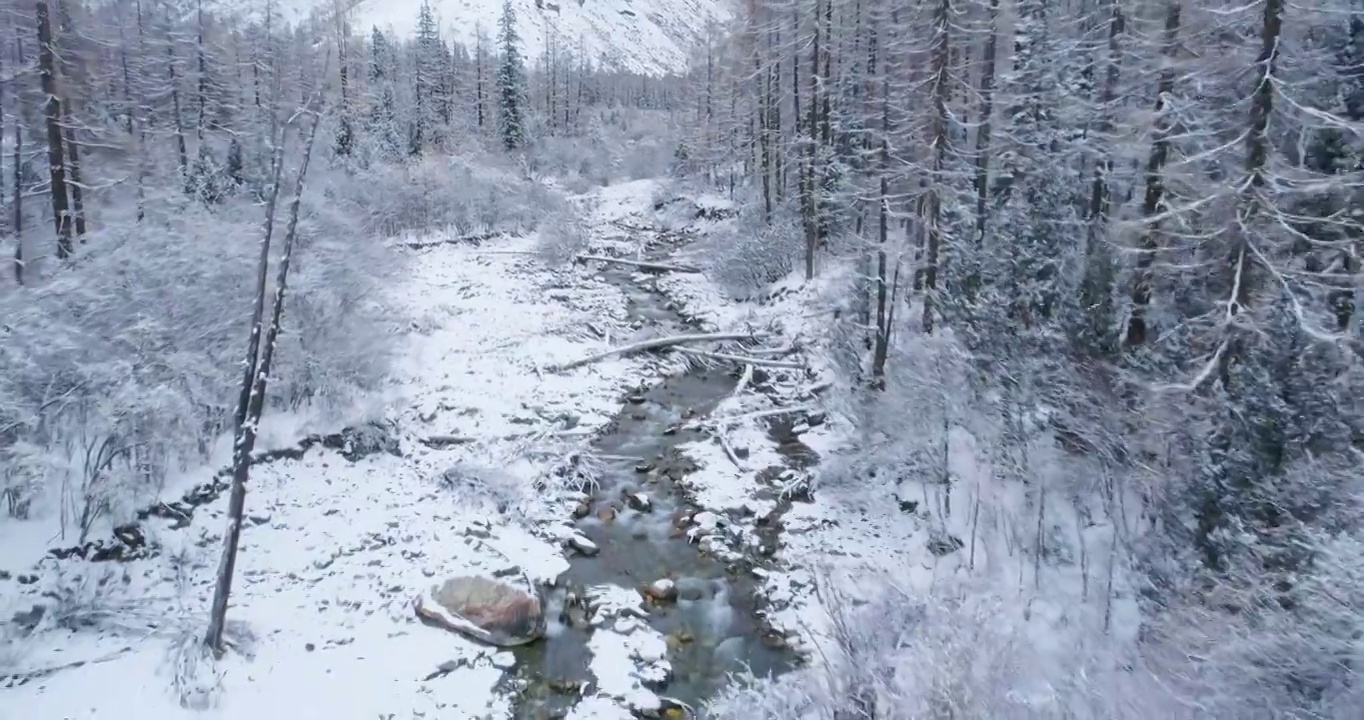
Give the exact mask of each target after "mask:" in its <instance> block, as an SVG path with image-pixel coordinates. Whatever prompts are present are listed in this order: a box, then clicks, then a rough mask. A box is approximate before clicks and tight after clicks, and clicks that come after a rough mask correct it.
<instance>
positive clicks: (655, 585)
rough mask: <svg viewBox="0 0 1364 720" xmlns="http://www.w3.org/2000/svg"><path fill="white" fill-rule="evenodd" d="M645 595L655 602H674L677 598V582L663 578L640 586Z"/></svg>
mask: <svg viewBox="0 0 1364 720" xmlns="http://www.w3.org/2000/svg"><path fill="white" fill-rule="evenodd" d="M640 589H641V590H642V591H643V594H644V596H645V597H647V598H649V599H651V600H653V601H655V602H674V601H676V600H677V583H675V582H673V581H672V580H669V579H668V578H662V579H659V580H655V581H653V582H651V583H649V584H648V585H645V586H643V587H642V588H640Z"/></svg>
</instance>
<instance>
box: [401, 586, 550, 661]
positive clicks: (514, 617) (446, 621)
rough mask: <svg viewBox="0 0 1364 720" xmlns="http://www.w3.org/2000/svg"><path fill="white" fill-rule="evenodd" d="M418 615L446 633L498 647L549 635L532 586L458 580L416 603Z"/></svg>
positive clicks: (538, 600)
mask: <svg viewBox="0 0 1364 720" xmlns="http://www.w3.org/2000/svg"><path fill="white" fill-rule="evenodd" d="M414 606H415V609H416V611H417V615H418V616H420V617H422V618H424V619H426V620H428V621H430V622H432V623H434V624H436V625H438V626H440V627H443V628H445V629H446V630H453V631H455V632H458V633H461V634H463V635H467V636H468V637H471V638H473V639H475V640H478V641H480V642H484V643H488V644H489V645H496V646H498V647H516V646H518V645H526V644H529V643H532V642H535V641H536V640H538V639H540V637H542V636H543V635H544V632H545V613H544V605H543V603H542V602H541V600H540V596H539V594H538V593H536V592H535V591H534V589H532V588H531V587H530V585H529V583H518V584H513V583H510V582H506V581H502V580H496V579H493V578H487V577H478V576H463V577H455V578H451V579H449V580H446V581H445V582H443V583H441V584H439V585H433V586H431V589H430V590H429V591H427V592H426V593H424V594H422V595H419V596H417V599H416V601H415V602H414Z"/></svg>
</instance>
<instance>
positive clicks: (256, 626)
mask: <svg viewBox="0 0 1364 720" xmlns="http://www.w3.org/2000/svg"><path fill="white" fill-rule="evenodd" d="M533 243H534V238H524V239H519V240H509V241H506V242H504V243H500V244H498V245H496V247H487V248H474V247H468V246H455V245H440V246H436V247H433V248H431V249H427V250H424V251H420V253H419V257H417V259H416V262H415V263H413V270H412V272H411V273H410V275H409V277H408V279H407V282H406V283H405V284H404V285H403V286H401V287H398V288H396V289H395V295H396V296H397V298H398V300H399V301H400V302H401V304H402V307H404V308H405V310H406V311H407V313H408V314H409V315H410V316H411V318H412V326H413V331H412V332H411V333H410V334H409V336H408V337H407V338H406V339H405V340H404V342H406V343H407V352H406V355H405V356H406V361H405V362H403V363H402V364H401V365H400V367H399V368H398V371H397V377H396V379H395V382H394V385H393V387H392V388H391V389H390V391H389V392H388V393H387V395H386V397H385V400H386V403H387V406H388V408H389V410H388V414H389V416H390V418H392V419H394V420H396V421H397V422H398V425H399V427H400V428H403V429H404V433H405V434H404V436H403V437H402V438H401V441H402V442H401V444H402V448H403V453H404V457H397V456H393V455H387V454H376V455H371V456H368V457H365V458H362V459H360V460H359V461H357V462H354V463H351V462H348V461H347V460H345V459H344V458H343V457H341V456H340V455H339V454H338V453H337V452H335V451H332V450H327V449H322V448H316V449H314V450H311V451H309V452H308V453H307V454H305V455H304V456H303V457H302V458H300V459H298V460H281V461H277V462H274V463H271V464H268V465H261V466H257V467H256V468H255V469H253V471H252V475H251V483H250V491H249V494H248V496H247V513H248V515H249V516H250V518H251V519H249V520H248V521H247V523H246V527H245V528H244V531H243V536H242V544H241V548H240V556H239V560H238V567H237V574H236V581H235V585H234V589H233V594H232V605H231V608H230V611H229V621H230V624H233V625H236V626H238V627H240V626H244V627H246V628H249V631H250V634H251V637H252V638H254V639H253V640H252V641H251V642H250V643H249V644H248V643H245V641H243V645H242V655H238V654H235V653H234V654H230V655H229V656H228V657H227V658H226V659H225V660H223V661H220V662H219V663H217V664H216V666H214V667H213V672H212V673H211V674H208V675H207V677H208V681H207V685H208V687H210V688H211V689H212V692H211V693H209V697H211V699H212V700H213V709H212V710H210V711H209V712H208V714H210V715H212V716H216V717H225V718H239V717H250V716H260V717H279V716H295V715H302V714H307V715H313V714H317V715H319V716H323V717H337V718H365V719H366V720H370V719H372V718H374V717H388V716H389V715H390V714H393V715H395V716H399V717H408V716H411V715H414V714H425V715H426V716H428V717H485V716H486V717H506V716H508V714H509V713H510V706H509V703H508V700H507V698H505V697H503V696H501V695H500V694H499V693H498V692H496V690H495V686H496V685H497V683H498V681H499V680H500V679H501V678H502V677H503V675H504V669H505V668H506V667H509V665H510V660H509V656H504V655H499V654H497V653H495V652H494V651H492V650H491V649H488V648H485V647H481V646H479V645H477V644H475V643H474V642H472V641H470V640H467V639H465V638H463V637H461V636H458V635H456V634H454V633H451V632H448V631H444V630H440V629H436V628H432V627H427V626H424V625H422V624H420V623H419V622H418V621H417V620H416V618H415V616H414V612H413V609H412V600H413V598H414V596H415V595H416V594H418V593H420V592H422V591H423V590H424V589H425V588H427V587H429V586H430V585H432V584H434V583H435V582H437V581H438V580H441V579H444V578H446V577H449V576H454V575H466V574H490V573H494V572H497V571H499V570H506V569H509V568H510V567H511V566H516V567H518V568H520V569H521V570H522V571H524V572H525V573H526V574H527V576H528V577H530V578H531V579H532V580H537V581H546V580H550V579H552V578H554V577H555V576H556V575H558V574H559V573H561V572H562V571H563V570H564V569H565V568H566V567H567V561H566V560H565V559H564V557H563V554H562V550H561V548H560V546H559V543H558V540H559V539H560V538H561V537H563V534H564V530H565V528H566V525H567V523H566V521H565V518H566V517H567V515H566V513H564V512H563V506H564V502H565V501H564V500H563V499H562V498H560V497H556V496H555V495H554V494H553V493H540V492H536V491H535V490H534V487H533V482H534V480H535V479H536V478H537V477H538V475H539V473H541V472H542V471H543V467H542V463H538V462H536V461H534V460H533V459H530V458H527V457H525V456H524V454H523V453H522V452H521V451H520V448H521V445H520V444H518V442H517V441H507V440H503V438H505V437H506V436H508V435H513V434H517V433H525V432H527V431H540V430H545V431H549V430H554V429H556V428H559V427H562V426H563V425H564V424H565V421H566V419H567V418H569V417H572V418H573V420H574V421H575V423H576V428H577V429H580V430H583V431H590V430H592V429H593V428H596V427H598V426H600V425H601V424H602V423H605V422H606V421H607V420H608V419H609V418H610V417H611V416H612V415H613V414H614V412H615V410H616V409H617V408H618V406H619V397H620V395H621V394H622V393H623V392H624V391H625V389H626V387H627V385H629V384H631V383H632V382H633V381H634V380H636V379H637V376H638V375H639V374H640V373H641V372H642V370H641V368H642V365H641V363H640V362H639V361H636V360H631V359H615V360H607V361H602V362H598V363H594V364H593V365H591V366H589V367H585V368H582V369H580V370H577V371H575V372H573V373H571V374H564V375H552V374H544V373H540V372H538V368H540V367H543V366H545V365H549V364H552V363H556V362H562V361H566V360H570V359H574V358H577V357H580V356H582V355H585V354H588V353H590V352H591V351H593V350H596V349H598V343H599V341H596V340H588V339H587V338H586V337H584V336H583V335H582V334H580V333H579V332H578V331H577V328H580V327H582V325H583V323H584V322H585V321H586V319H587V318H589V317H590V318H594V319H596V320H598V321H600V320H601V318H602V317H621V316H622V314H623V312H624V301H623V298H622V297H621V296H620V294H619V293H618V292H616V291H615V290H614V289H613V288H611V287H609V286H607V285H604V284H603V283H601V282H599V281H595V280H592V279H590V278H583V277H573V276H569V277H562V276H559V275H557V274H555V273H551V272H549V271H547V270H544V269H543V268H541V267H539V266H538V265H537V264H536V263H535V261H534V260H532V259H531V258H530V257H529V256H528V255H526V254H525V253H526V252H527V251H528V250H530V249H531V248H532V247H533ZM547 285H556V286H557V287H556V290H555V292H554V293H552V295H553V297H551V293H547V292H545V286H547ZM433 434H434V435H440V434H448V435H461V436H468V437H473V438H478V439H481V440H482V442H477V443H469V444H464V445H457V446H454V447H451V448H448V449H439V450H437V449H431V448H427V447H426V446H425V445H423V444H421V443H420V442H418V441H419V440H420V439H421V438H422V437H424V436H426V435H433ZM461 463H463V465H461V467H463V468H465V469H466V470H467V469H469V468H472V469H473V474H474V475H475V476H477V477H475V478H474V479H475V480H479V481H483V482H484V483H485V484H486V485H490V486H494V487H495V488H500V489H501V490H503V491H505V494H506V495H508V496H509V497H510V498H511V499H512V500H514V501H515V502H514V503H512V506H511V507H510V508H504V509H507V510H508V512H506V513H499V512H498V509H497V508H496V507H494V503H493V502H491V501H490V500H489V499H488V498H480V497H479V496H477V495H476V494H472V493H470V492H451V491H450V490H447V489H445V488H442V487H441V486H440V485H439V483H438V482H437V481H436V478H437V477H438V476H439V475H440V473H441V472H443V471H444V470H446V469H448V468H449V467H451V466H452V465H458V464H461ZM480 468H483V469H484V470H483V471H479V469H480ZM211 471H212V468H208V469H206V470H205V472H211ZM226 500H227V499H226V493H224V496H223V497H220V498H219V499H218V500H217V501H215V502H212V503H210V504H208V505H204V506H202V507H200V508H198V509H197V511H196V512H195V515H194V517H193V521H192V522H191V524H190V525H189V526H188V527H185V528H183V529H179V530H172V529H170V528H169V526H167V525H164V524H162V522H161V521H159V520H157V519H155V518H153V519H151V520H148V521H147V522H146V523H145V526H146V528H145V529H146V531H147V533H148V536H149V539H150V540H151V541H153V542H155V543H159V544H160V545H161V546H162V547H163V548H164V550H163V552H161V553H160V554H159V555H157V556H155V557H152V558H149V559H143V560H136V561H132V562H128V563H123V564H118V565H114V564H112V563H102V564H95V563H88V564H87V563H84V562H82V561H75V560H71V561H63V563H61V565H60V568H58V566H56V565H55V564H54V563H53V562H52V561H50V560H49V561H45V563H44V564H43V566H42V567H41V568H40V569H39V571H38V572H39V574H40V576H41V580H40V582H38V583H36V584H34V585H18V584H17V583H14V582H5V583H4V584H3V585H0V593H3V594H0V616H3V617H9V616H10V615H12V614H13V613H14V612H16V611H20V610H26V609H27V608H28V607H29V606H31V605H32V604H34V603H37V602H41V600H40V598H39V597H38V596H39V594H40V593H41V592H43V591H46V590H58V589H61V590H64V591H65V592H66V594H67V595H68V596H69V597H70V598H72V599H71V600H68V601H65V602H63V603H61V604H60V607H59V608H58V609H57V610H51V611H50V612H49V615H51V614H52V613H55V612H57V611H58V610H60V611H61V612H62V613H63V614H65V615H68V616H70V617H73V618H80V617H90V618H92V619H93V620H94V624H93V626H91V627H84V628H82V629H80V630H78V631H75V632H73V631H70V630H67V629H63V628H60V627H57V626H56V622H54V621H53V620H52V619H51V618H50V617H49V619H48V620H45V621H44V623H43V624H40V625H39V626H38V629H37V631H36V632H35V633H34V634H33V635H32V636H30V637H27V638H23V639H19V638H11V639H9V640H7V645H8V647H7V654H6V656H5V657H0V662H7V663H9V664H11V665H12V667H11V668H10V669H8V670H6V671H5V672H10V673H28V672H30V671H32V670H35V669H38V668H45V667H51V666H55V665H60V664H64V663H67V662H71V661H73V660H81V659H90V658H96V657H100V656H102V655H104V654H106V653H109V652H114V651H120V652H118V653H117V654H116V655H115V656H114V657H113V658H112V659H110V660H108V661H107V662H101V663H87V664H85V665H83V666H81V667H73V668H69V669H64V670H61V671H60V672H56V673H53V674H50V675H47V676H46V677H42V678H39V679H34V680H31V681H29V682H27V683H25V684H22V685H19V686H18V687H14V688H11V689H8V690H6V704H11V705H10V706H11V707H21V708H23V709H24V713H23V714H24V715H25V716H26V717H43V718H46V717H73V718H75V717H125V716H129V717H130V716H132V715H134V714H136V715H138V716H141V717H149V718H155V719H156V720H163V719H171V718H181V717H185V718H187V717H199V716H200V715H199V713H197V712H195V711H192V710H189V709H187V708H184V707H181V705H180V704H179V702H178V698H177V697H176V696H175V693H174V692H172V691H171V687H172V678H173V677H174V676H175V673H173V672H172V671H171V670H170V668H171V667H172V666H173V665H174V664H175V663H173V662H172V659H173V658H180V659H184V658H187V657H188V658H193V657H195V654H194V652H193V651H194V650H195V649H197V648H198V643H197V640H198V638H199V637H201V636H202V632H203V630H204V628H205V626H206V618H205V617H204V614H203V613H204V610H205V609H206V608H207V606H208V602H209V599H210V597H211V594H212V587H213V579H214V575H215V571H216V568H217V562H218V557H219V554H220V543H221V541H220V539H219V538H220V534H221V532H222V530H223V528H224V526H225V524H226V521H225V519H224V517H225V508H226ZM15 527H23V526H18V525H9V526H7V531H10V532H13V530H14V528H15ZM17 544H18V545H22V546H24V552H26V553H32V552H34V551H36V550H37V549H39V548H41V547H42V546H43V545H44V544H45V543H44V539H39V538H35V537H29V538H27V539H26V540H25V541H24V542H21V543H17ZM4 547H5V551H4V556H3V558H0V559H2V560H3V564H4V567H6V568H11V569H14V570H17V571H19V572H23V568H24V567H26V566H27V562H28V558H30V557H31V555H27V554H26V555H24V556H22V557H17V558H16V557H15V553H14V552H13V550H12V548H13V547H15V546H12V545H10V544H8V543H7V544H6V545H5V546H4ZM105 573H108V574H109V575H108V577H107V579H102V578H104V577H105V576H104V574H105ZM82 578H83V579H82ZM72 587H75V588H77V589H76V590H74V591H73V590H71V588H72ZM110 609H118V611H117V612H116V613H113V614H112V616H111V615H109V613H108V611H110ZM114 620H116V621H117V623H115V622H113V621H114ZM72 624H75V623H74V621H73V623H72ZM116 625H128V626H131V627H116ZM229 630H230V632H229V634H232V628H229ZM603 636H604V637H603V642H604V641H605V639H606V637H608V636H609V633H603ZM630 637H631V638H632V640H631V641H630V643H629V647H631V648H633V649H632V650H630V657H632V658H643V659H644V660H645V661H647V662H650V663H652V662H655V661H656V659H657V658H656V655H657V653H656V652H655V651H656V650H657V647H658V643H661V642H662V641H661V638H659V639H657V641H658V642H651V641H649V640H648V639H647V638H648V636H647V632H646V631H645V630H638V631H636V632H635V633H632V634H631V635H630ZM123 648H127V649H126V650H123ZM176 648H181V649H183V648H189V649H190V650H191V652H190V653H189V654H186V653H184V652H177V651H176ZM248 653H249V657H247V656H245V655H247V654H248ZM594 662H596V663H597V664H594V668H595V669H596V670H597V671H600V673H601V675H600V677H601V679H602V682H603V687H612V688H616V689H618V690H619V694H620V696H621V697H626V698H628V699H631V701H636V700H638V698H636V697H635V695H633V694H632V693H636V691H634V690H630V691H629V692H626V690H627V689H628V688H627V687H626V685H624V684H620V683H628V682H630V681H629V678H637V673H636V672H635V671H628V670H626V669H612V668H613V667H614V666H612V665H610V664H609V658H608V656H606V655H605V654H603V656H602V658H601V659H600V660H599V661H594ZM603 663H607V664H605V665H603ZM200 665H201V666H203V667H201V671H200V672H199V673H197V675H198V677H197V679H196V680H195V682H194V683H193V685H195V686H197V685H203V684H204V677H205V674H206V673H208V672H209V671H208V670H205V669H204V668H206V667H207V665H206V664H204V663H200ZM181 666H182V667H185V668H192V667H194V666H195V663H182V665H181ZM646 667H655V668H656V665H652V666H650V665H646ZM450 668H453V669H452V670H451V671H450V672H449V673H448V674H442V673H441V672H438V671H440V670H444V669H450ZM181 674H182V675H186V674H190V673H188V670H182V671H181ZM433 675H434V677H431V679H430V680H426V679H424V678H427V677H429V676H433ZM617 675H619V676H620V678H621V679H620V680H619V681H617V680H613V678H614V677H615V676H617ZM636 681H637V680H636ZM612 683H617V684H612ZM630 687H633V686H630ZM184 694H185V695H187V696H195V695H196V694H195V693H192V692H189V691H188V690H186V692H185V693H184ZM638 701H641V702H642V700H638Z"/></svg>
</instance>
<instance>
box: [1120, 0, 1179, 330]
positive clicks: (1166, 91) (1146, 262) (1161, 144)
mask: <svg viewBox="0 0 1364 720" xmlns="http://www.w3.org/2000/svg"><path fill="white" fill-rule="evenodd" d="M1182 9H1183V8H1182V6H1181V5H1180V0H1173V1H1172V2H1171V3H1170V4H1169V6H1168V7H1167V8H1166V10H1165V35H1164V49H1163V54H1164V56H1165V67H1164V69H1162V70H1161V72H1160V80H1159V81H1158V82H1157V84H1156V108H1155V113H1154V115H1155V123H1154V126H1153V127H1152V130H1151V134H1152V140H1151V154H1150V155H1149V156H1147V158H1146V190H1145V193H1144V196H1143V198H1142V203H1141V216H1142V218H1143V219H1145V221H1146V227H1145V228H1144V229H1143V231H1142V235H1141V245H1140V252H1139V253H1138V254H1137V263H1136V267H1135V268H1134V269H1133V272H1132V313H1131V316H1130V317H1129V318H1128V321H1127V337H1126V341H1127V342H1126V344H1127V345H1128V346H1132V347H1135V346H1138V345H1142V344H1144V343H1145V342H1146V340H1147V333H1148V328H1147V323H1146V308H1147V306H1148V305H1150V304H1151V280H1152V278H1151V266H1152V265H1153V264H1154V263H1155V259H1156V250H1157V246H1158V243H1157V239H1158V237H1159V235H1160V221H1159V220H1157V219H1155V218H1156V215H1157V214H1158V213H1159V212H1160V208H1161V203H1162V201H1163V200H1164V197H1165V164H1166V163H1167V162H1169V159H1170V134H1171V132H1172V126H1173V124H1172V121H1171V119H1170V117H1169V113H1168V112H1167V107H1166V100H1167V98H1169V96H1170V94H1171V93H1173V92H1174V89H1175V69H1174V67H1173V62H1174V58H1175V55H1176V53H1178V52H1179V44H1178V41H1179V23H1180V13H1181V11H1182Z"/></svg>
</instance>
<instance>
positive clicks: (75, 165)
mask: <svg viewBox="0 0 1364 720" xmlns="http://www.w3.org/2000/svg"><path fill="white" fill-rule="evenodd" d="M71 104H72V101H71V100H67V101H66V102H64V103H62V120H63V123H62V124H63V125H64V126H65V135H66V161H67V170H68V171H69V172H70V175H71V215H72V218H73V219H74V220H75V228H76V237H77V238H79V239H80V241H81V242H82V243H84V242H85V194H84V191H83V189H82V187H81V153H80V146H79V145H78V144H77V143H76V127H75V120H74V117H73V115H72V113H71Z"/></svg>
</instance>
